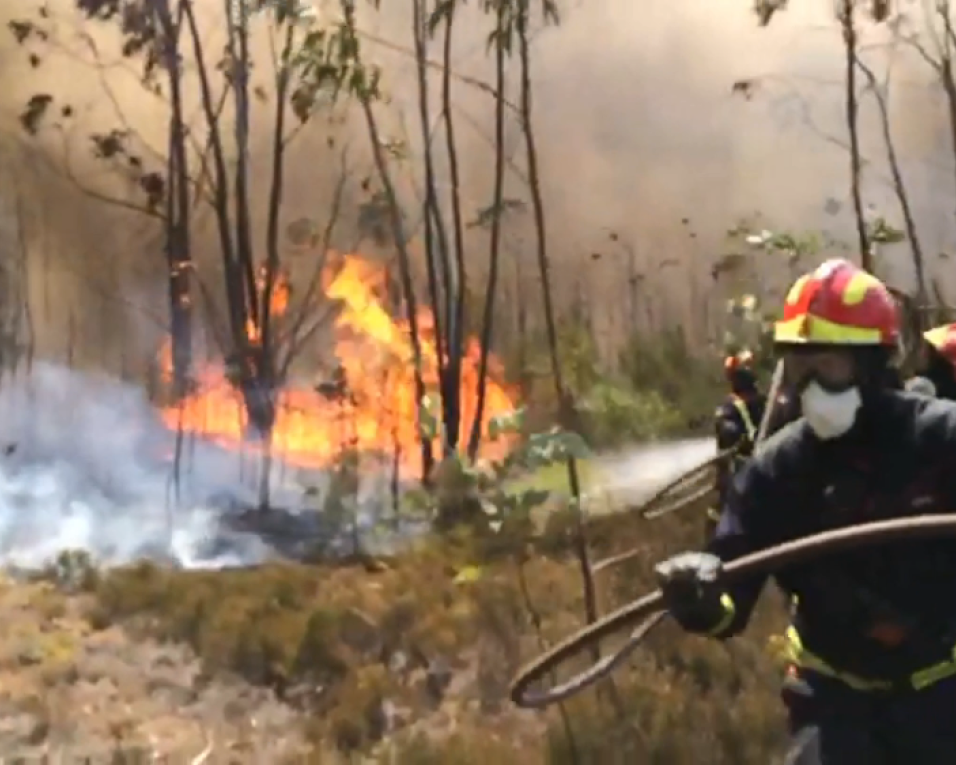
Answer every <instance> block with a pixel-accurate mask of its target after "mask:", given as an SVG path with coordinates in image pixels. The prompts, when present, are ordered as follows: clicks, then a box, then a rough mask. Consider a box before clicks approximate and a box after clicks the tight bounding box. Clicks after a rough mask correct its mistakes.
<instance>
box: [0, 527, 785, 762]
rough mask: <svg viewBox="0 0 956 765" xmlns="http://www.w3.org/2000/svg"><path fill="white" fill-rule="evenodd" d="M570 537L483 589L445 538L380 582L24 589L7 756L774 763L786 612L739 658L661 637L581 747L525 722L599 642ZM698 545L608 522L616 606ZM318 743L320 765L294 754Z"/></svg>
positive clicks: (622, 679) (359, 577) (7, 691)
mask: <svg viewBox="0 0 956 765" xmlns="http://www.w3.org/2000/svg"><path fill="white" fill-rule="evenodd" d="M559 527H560V523H559V522H557V521H556V522H555V523H553V524H552V527H551V534H552V536H551V539H550V543H549V544H546V545H542V548H543V549H544V548H546V549H549V550H550V553H549V554H547V555H546V554H543V553H542V552H536V553H534V554H533V555H531V556H530V557H529V559H528V560H527V562H526V563H524V564H522V565H521V566H520V567H519V565H518V563H517V562H516V561H515V560H514V559H512V558H500V557H499V558H498V559H497V560H496V561H495V562H493V563H487V564H486V565H484V566H483V567H481V568H480V576H477V577H475V576H462V572H466V573H470V574H474V573H475V569H474V568H469V567H470V566H473V564H475V562H476V560H475V556H476V555H477V553H476V552H475V547H474V545H470V544H467V543H464V542H461V541H451V540H445V541H440V540H432V541H430V542H428V543H425V544H423V545H422V546H421V547H420V548H419V549H418V550H416V551H415V552H414V553H410V554H408V555H405V556H402V557H400V558H396V559H394V560H390V561H388V562H384V563H382V564H381V565H377V566H369V565H367V566H351V567H338V568H335V567H331V566H325V567H320V566H311V567H310V566H299V565H273V566H268V567H262V568H259V569H255V570H245V571H229V572H182V571H169V570H164V569H160V568H156V567H152V566H145V565H142V566H137V567H133V568H129V569H125V570H118V571H114V572H111V573H108V574H105V575H103V576H101V577H99V576H97V577H89V578H88V581H86V583H85V587H84V592H83V593H81V594H75V595H67V594H64V593H61V592H59V591H58V590H57V589H56V588H55V587H53V586H51V585H50V584H48V583H42V582H40V583H27V584H23V583H16V584H14V583H12V582H7V583H5V584H4V585H3V587H2V589H0V618H2V619H3V620H4V623H5V624H7V625H10V627H9V628H8V629H7V630H5V632H4V634H3V637H2V639H0V704H2V707H0V709H2V710H3V711H4V712H5V714H4V715H3V719H4V720H5V722H4V724H3V726H2V727H0V749H2V750H3V751H5V752H11V753H12V752H14V751H17V752H19V751H23V752H24V755H23V756H27V755H28V754H38V753H40V752H42V751H48V750H50V749H52V748H56V747H61V748H69V750H70V752H71V757H74V758H75V757H77V756H78V754H77V755H74V754H72V753H73V752H76V753H81V752H82V751H90V752H92V751H93V749H94V748H95V747H99V749H98V751H100V752H103V753H106V752H108V751H110V749H111V748H112V749H123V750H124V751H127V752H129V753H130V754H128V755H126V756H127V759H126V760H122V761H126V762H139V761H146V760H145V759H144V758H145V757H146V752H147V751H155V752H157V753H159V754H160V755H161V756H165V757H166V758H168V761H169V762H177V763H178V762H189V761H191V760H192V758H193V757H195V755H196V754H198V753H199V752H201V751H202V750H203V749H204V747H206V746H207V743H209V742H210V740H211V742H212V744H213V752H212V754H211V755H210V758H209V759H208V762H227V761H228V762H276V763H278V762H316V763H333V764H335V765H338V764H339V763H344V762H370V763H376V762H381V763H391V764H393V765H405V764H408V765H419V764H427V763H436V764H437V763H443V764H445V763H449V764H450V763H461V764H462V765H469V764H470V763H475V765H478V764H479V763H487V762H498V763H512V762H513V763H522V764H523V765H531V764H532V763H542V764H555V765H558V764H561V765H563V764H564V763H569V764H570V763H602V765H603V763H612V764H613V763H617V762H621V763H624V762H641V763H668V764H675V765H680V764H681V763H688V764H691V763H693V764H694V765H698V764H699V763H707V764H711V763H712V764H713V765H722V764H724V763H726V764H727V765H731V764H733V765H747V763H766V762H768V761H772V758H773V756H774V753H775V752H776V751H777V748H778V747H779V743H780V738H781V725H780V719H779V716H778V705H777V703H776V685H777V672H776V669H775V668H774V667H773V663H772V660H771V657H770V655H769V652H768V650H767V639H768V637H769V636H770V634H771V628H772V626H774V624H775V622H776V621H777V619H778V617H779V615H778V614H774V613H771V612H772V611H773V606H774V604H775V601H776V599H774V598H773V597H770V598H767V599H766V600H767V603H766V605H767V606H768V608H765V609H764V612H763V613H761V614H759V615H758V619H757V624H755V625H754V628H753V629H752V630H751V633H750V635H749V636H748V637H747V638H746V639H743V640H739V641H734V642H733V643H731V644H729V645H726V646H721V645H714V644H710V643H708V642H707V641H704V640H700V639H693V638H687V637H683V636H679V635H678V634H677V633H676V631H675V630H674V629H673V628H672V627H670V626H666V627H664V628H662V629H661V631H660V633H659V634H657V635H655V637H654V638H653V640H652V641H651V643H650V645H648V647H647V648H646V649H644V650H642V651H641V652H639V653H638V655H636V656H635V657H634V659H633V661H632V662H631V664H630V665H629V666H628V667H626V668H625V669H623V670H622V671H620V672H619V673H618V675H617V676H616V678H615V682H616V686H617V694H616V701H614V702H613V703H612V700H609V697H608V696H607V694H603V695H599V694H598V693H596V692H595V691H589V692H587V693H585V694H583V695H582V696H581V697H580V698H578V699H576V700H574V701H573V702H572V703H570V704H569V705H568V712H569V714H570V718H571V725H572V738H573V744H572V743H571V742H570V741H569V739H568V736H567V734H566V732H565V730H564V728H563V725H562V723H561V718H560V716H559V714H558V713H557V711H554V710H552V711H549V712H545V713H538V712H528V711H521V710H517V709H515V708H514V707H512V706H511V705H510V703H509V702H508V701H507V688H508V682H509V680H510V679H511V677H512V676H513V674H514V672H515V670H516V669H517V668H518V666H519V665H520V664H521V663H522V662H524V661H526V660H527V659H529V658H530V657H531V656H533V655H534V654H535V653H536V652H537V651H538V650H539V648H540V645H541V641H544V642H550V641H554V640H556V639H558V638H559V637H561V636H563V635H565V634H566V633H567V632H568V631H570V630H573V629H575V628H577V627H578V626H579V625H580V621H581V613H582V604H581V588H580V582H579V578H578V574H577V572H576V567H575V564H574V563H573V561H572V560H570V559H569V558H568V557H567V554H566V552H564V551H562V549H561V548H562V547H563V546H564V545H563V544H562V543H561V539H560V534H559ZM699 531H700V523H699V515H695V516H693V517H691V516H687V517H685V518H684V519H680V518H675V517H671V518H669V519H668V520H667V521H664V522H662V523H661V524H658V525H653V524H646V523H641V522H639V521H637V520H628V519H622V518H615V519H611V518H602V519H600V520H599V521H596V522H595V525H594V528H593V539H592V543H593V547H594V549H595V551H596V554H598V555H605V554H610V553H612V552H617V551H620V550H622V549H624V548H625V547H628V546H630V545H633V544H637V543H639V544H640V545H641V546H642V550H643V554H642V555H641V556H640V558H639V559H637V560H635V561H634V562H632V563H631V564H629V565H628V566H626V567H623V568H622V569H620V570H618V571H616V572H610V573H608V574H605V575H603V576H605V577H606V579H605V580H603V581H602V583H601V595H602V600H603V607H604V608H610V607H611V606H612V605H616V604H619V603H620V602H622V601H623V600H624V599H628V598H632V597H635V596H638V595H640V594H642V593H644V592H646V591H647V590H648V589H650V588H651V585H652V582H651V577H650V568H651V564H652V563H653V561H655V560H657V559H659V558H660V557H661V556H663V555H665V554H666V553H667V552H671V551H674V550H677V549H679V548H682V547H686V546H689V545H693V544H694V543H695V541H696V537H697V536H698V535H699ZM519 574H520V576H519ZM529 607H530V609H531V610H533V612H534V613H535V614H536V616H537V618H539V619H540V622H541V629H540V634H539V633H538V631H537V630H536V629H535V628H534V626H533V620H532V618H531V616H530V613H531V611H529ZM303 740H304V741H305V742H307V743H306V745H307V747H308V749H309V750H310V753H309V754H308V755H306V754H301V753H297V752H301V751H302V750H301V749H299V745H300V742H301V741H303ZM136 752H139V754H136ZM90 756H93V758H94V759H93V761H101V760H100V759H99V757H100V756H102V757H103V758H104V759H103V760H102V761H106V759H105V758H107V755H106V754H102V755H93V754H91V755H90ZM137 758H138V759H137ZM68 759H69V758H68Z"/></svg>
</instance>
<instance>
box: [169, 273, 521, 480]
mask: <svg viewBox="0 0 956 765" xmlns="http://www.w3.org/2000/svg"><path fill="white" fill-rule="evenodd" d="M384 277H385V274H384V271H383V269H381V268H380V267H378V266H376V265H374V264H372V263H370V262H368V261H365V260H363V259H361V258H359V257H357V256H353V255H349V256H345V258H344V259H343V260H342V261H341V263H340V266H339V268H338V269H336V270H332V269H327V270H326V272H325V273H324V274H323V275H322V285H323V290H324V292H325V295H326V297H328V298H330V299H332V300H336V301H338V302H339V305H340V308H339V314H338V317H337V319H336V340H335V357H336V359H337V361H338V363H339V365H340V366H339V368H338V369H337V370H336V374H335V375H334V376H333V379H332V380H329V381H326V382H324V383H323V384H321V385H319V386H317V387H316V388H315V389H310V388H305V387H286V388H284V389H282V390H281V391H280V392H279V393H278V394H277V415H276V422H275V425H274V427H273V431H272V445H273V452H274V454H276V455H277V456H279V457H281V458H283V459H285V460H287V461H288V462H290V463H293V464H296V465H299V466H302V467H310V468H324V467H327V466H329V465H331V464H333V463H334V462H335V461H336V460H337V459H338V458H339V457H340V456H341V454H342V452H343V450H344V449H345V448H349V447H351V448H355V449H356V450H357V451H359V452H364V453H372V452H374V453H379V454H383V455H395V454H396V451H397V453H398V460H399V466H400V472H401V473H402V474H403V475H406V476H408V475H415V474H416V473H417V472H418V471H420V469H421V453H420V447H419V434H418V420H417V405H416V389H415V378H414V365H413V351H412V343H411V339H410V332H409V327H408V323H407V322H405V321H396V320H395V319H393V318H392V317H391V316H390V315H389V312H388V311H387V310H386V309H385V307H384V306H383V304H382V302H381V301H380V300H379V298H378V297H377V295H378V294H381V291H382V289H383V287H384V281H385V279H384ZM279 284H280V282H278V281H277V284H276V287H275V288H274V292H273V299H272V301H271V306H270V308H271V310H272V313H273V314H275V315H277V316H281V315H282V314H283V313H284V312H285V311H286V310H287V309H288V306H289V302H290V288H289V284H288V281H287V280H283V281H282V282H281V284H282V287H281V289H280V287H279ZM418 327H419V330H420V333H419V334H420V338H421V350H422V377H423V380H424V382H425V385H426V387H427V388H428V389H429V390H430V391H432V392H433V393H434V391H435V390H436V388H437V386H438V365H437V355H436V352H435V346H434V342H433V341H432V340H431V339H429V338H430V337H432V336H433V334H434V321H433V317H432V315H431V313H430V311H428V310H427V309H426V308H422V309H420V310H419V313H418ZM248 329H249V337H250V339H251V340H252V341H253V342H256V341H257V340H258V328H257V327H255V325H252V324H251V325H250V327H249V328H248ZM480 351H481V348H480V345H479V343H478V341H477V340H475V339H474V338H470V339H469V341H468V343H467V348H466V349H465V354H464V358H463V361H462V370H461V422H462V439H467V436H468V429H470V427H471V423H472V420H473V419H474V416H475V411H476V409H477V386H478V373H479V358H480ZM170 361H171V351H170V343H169V340H167V341H166V344H165V345H164V347H163V349H162V350H161V355H160V364H161V365H162V368H163V370H164V371H165V372H166V374H169V372H170V369H171V365H170ZM503 377H504V375H503V369H502V366H501V364H500V362H498V360H497V359H495V358H494V357H493V356H489V359H488V378H487V386H486V391H485V405H484V412H483V416H482V427H483V431H485V432H486V430H487V426H488V422H489V420H490V419H491V418H492V417H494V416H496V415H501V414H506V413H508V412H510V411H512V410H513V409H514V408H515V401H516V396H515V395H514V392H513V391H512V390H510V389H509V387H508V386H507V385H506V384H504V383H503V382H502V380H503ZM196 382H197V386H196V389H195V392H194V393H192V394H190V395H189V396H187V397H186V398H185V399H184V400H183V401H181V402H180V403H179V404H176V405H174V406H170V407H167V408H165V409H163V410H162V412H161V415H162V418H163V421H164V422H165V424H166V425H167V427H169V428H170V429H176V428H177V427H179V426H180V423H182V425H181V426H182V428H183V430H184V431H186V432H192V433H195V434H197V435H201V436H203V437H205V438H206V439H208V440H210V441H213V442H215V443H217V444H219V445H220V446H225V447H227V448H239V446H240V444H242V443H243V441H244V440H245V438H244V434H245V433H246V424H247V421H248V418H247V415H246V412H245V408H244V406H243V401H242V397H241V395H240V393H239V392H238V391H237V389H236V388H235V386H234V385H232V384H231V383H230V382H229V381H228V380H227V378H226V374H225V369H224V367H223V366H221V365H220V366H211V367H206V368H203V369H201V370H200V371H199V373H198V375H197V376H196ZM434 446H435V449H436V450H437V449H438V448H439V446H440V444H439V442H438V440H437V439H436V443H435V445H434ZM505 447H506V445H505V444H498V443H495V444H490V443H489V444H486V445H485V446H484V447H483V451H482V456H485V457H493V456H496V455H497V454H500V450H501V449H502V448H505Z"/></svg>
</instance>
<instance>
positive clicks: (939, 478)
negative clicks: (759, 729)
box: [709, 391, 956, 680]
mask: <svg viewBox="0 0 956 765" xmlns="http://www.w3.org/2000/svg"><path fill="white" fill-rule="evenodd" d="M866 412H867V414H866V415H865V416H864V417H862V418H861V421H860V422H858V423H857V425H855V426H854V429H853V430H852V431H851V432H850V434H848V435H847V436H846V437H844V438H841V439H836V440H833V441H821V440H820V439H818V438H816V436H815V435H813V433H812V431H810V429H809V427H808V426H807V425H806V422H805V421H804V420H802V419H801V420H797V421H796V422H793V423H791V424H789V425H787V426H786V427H785V428H784V429H783V430H781V431H780V432H778V433H777V434H776V435H775V436H774V437H772V438H771V439H769V440H768V441H767V442H766V444H765V446H764V449H763V450H762V451H761V453H760V454H758V455H757V456H755V457H754V458H753V459H751V460H750V461H749V462H748V463H747V464H746V465H745V466H744V468H743V469H742V470H741V471H740V472H739V473H737V475H736V476H735V478H734V482H733V485H732V487H731V489H730V491H729V492H728V496H727V500H726V502H725V504H724V507H723V512H722V516H721V520H720V523H719V525H718V527H717V530H716V533H715V536H714V537H713V539H712V541H711V543H710V544H709V550H710V552H713V553H715V554H716V555H718V556H719V557H720V558H721V559H722V560H724V561H725V562H726V561H731V560H733V559H735V558H737V557H740V556H742V555H746V554H749V553H752V552H755V551H757V550H760V549H764V548H767V547H771V546H774V545H778V544H781V543H783V542H786V541H789V540H793V539H797V538H800V537H804V536H808V535H812V534H816V533H819V532H821V531H825V530H828V529H833V528H839V527H843V526H849V525H854V524H859V523H865V522H869V521H876V520H883V519H889V518H896V517H904V516H907V515H924V514H936V513H948V512H956V404H954V403H952V402H943V401H939V400H935V399H930V398H927V397H925V396H919V395H913V394H909V393H904V392H897V391H887V392H885V393H883V394H880V399H879V401H877V402H874V405H873V406H872V407H868V408H867V410H866ZM775 579H776V581H777V583H778V584H779V586H780V587H781V589H783V590H784V592H785V593H787V594H789V595H791V596H796V601H795V606H794V626H795V627H796V628H797V630H798V632H799V634H800V637H801V640H802V643H803V645H804V647H805V648H806V649H807V650H808V651H811V652H812V653H814V654H815V655H817V656H818V657H820V658H822V659H824V660H825V661H826V662H828V663H829V664H830V665H831V666H833V667H835V668H838V669H840V670H841V671H844V672H848V673H853V674H856V675H859V676H863V677H872V678H878V679H884V678H885V679H891V680H892V679H896V678H898V677H903V676H906V675H909V674H910V673H912V672H915V671H918V670H920V669H921V668H923V667H925V666H927V665H931V664H934V663H937V662H940V661H944V660H946V659H951V658H952V651H953V646H954V644H956V538H951V539H934V540H909V541H901V542H887V543H885V544H883V545H881V546H879V547H870V548H868V549H862V548H861V549H859V550H853V551H848V552H843V553H839V554H835V555H832V556H831V557H828V558H825V559H819V560H817V561H814V562H812V563H810V562H808V563H805V564H796V565H792V566H790V567H788V568H786V569H783V570H781V571H778V572H777V573H776V575H775ZM765 580H766V577H765V576H753V577H751V578H749V579H746V580H742V581H739V582H737V583H732V584H731V585H730V595H731V596H732V598H733V600H734V605H735V615H734V619H733V621H732V623H731V624H730V625H729V626H728V628H727V629H726V630H725V631H724V632H723V633H722V634H721V635H720V636H719V637H729V636H730V635H732V634H735V633H736V632H739V631H740V630H742V629H743V628H744V627H745V625H746V624H747V621H748V620H749V618H750V614H751V611H752V609H753V606H754V604H755V602H756V600H757V598H758V596H759V593H760V591H761V589H762V587H763V585H764V583H765ZM887 628H891V631H895V632H896V633H897V635H899V634H903V635H905V637H903V638H902V639H901V641H900V638H899V637H897V638H896V641H895V642H896V644H895V645H894V644H888V643H887V642H886V640H885V639H883V638H882V637H881V635H885V634H887Z"/></svg>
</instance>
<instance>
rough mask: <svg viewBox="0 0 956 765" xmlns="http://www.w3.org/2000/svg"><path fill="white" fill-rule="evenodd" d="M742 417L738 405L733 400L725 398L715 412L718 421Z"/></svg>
mask: <svg viewBox="0 0 956 765" xmlns="http://www.w3.org/2000/svg"><path fill="white" fill-rule="evenodd" d="M739 416H740V413H739V411H738V410H737V405H736V404H735V403H734V400H733V399H732V398H729V397H728V398H725V399H724V400H723V401H721V402H720V403H719V404H718V405H717V408H716V409H715V410H714V418H715V419H718V420H726V419H736V418H737V417H739Z"/></svg>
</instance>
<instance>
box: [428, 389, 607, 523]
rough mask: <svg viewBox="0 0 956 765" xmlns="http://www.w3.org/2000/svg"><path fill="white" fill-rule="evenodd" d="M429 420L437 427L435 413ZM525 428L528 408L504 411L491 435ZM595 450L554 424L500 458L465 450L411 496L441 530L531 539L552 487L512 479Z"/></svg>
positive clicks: (492, 438)
mask: <svg viewBox="0 0 956 765" xmlns="http://www.w3.org/2000/svg"><path fill="white" fill-rule="evenodd" d="M429 403H430V402H429V401H424V402H423V405H422V407H421V409H422V411H423V412H427V411H428V410H429V409H430V408H432V407H430V406H429ZM428 422H429V424H431V423H435V427H437V423H436V418H435V417H434V416H433V417H431V418H430V419H429V421H428ZM524 428H525V412H524V410H522V409H518V410H515V411H513V412H509V413H506V414H502V415H498V416H496V417H493V418H491V420H490V421H489V423H488V439H489V440H490V441H492V442H498V441H501V440H502V439H505V438H517V437H519V436H520V435H521V434H522V431H523V430H524ZM431 432H433V431H431ZM590 455H591V450H590V448H589V447H588V445H587V443H586V441H585V440H584V439H583V438H582V437H581V436H580V435H579V434H577V433H574V432H570V431H565V430H562V429H560V428H551V429H549V430H547V431H545V432H543V433H534V434H531V435H529V436H526V437H524V438H523V439H520V440H518V442H517V444H516V445H515V446H514V447H513V448H511V449H510V450H509V451H508V452H507V453H506V454H505V456H504V457H502V458H500V459H496V460H486V461H481V462H478V463H476V464H473V465H472V464H469V463H468V462H467V461H466V460H465V458H464V457H463V456H462V455H460V454H452V455H449V456H447V457H445V459H443V460H442V461H441V462H440V463H439V464H438V465H437V466H436V468H435V472H434V475H433V476H432V485H431V487H430V488H428V489H426V488H420V489H418V490H417V491H414V492H411V493H410V495H409V501H410V502H412V503H413V504H414V505H415V506H417V507H419V508H427V509H428V511H429V513H430V515H431V517H432V520H433V523H434V524H435V526H436V528H438V529H439V530H443V531H450V530H452V529H456V528H458V527H460V526H462V525H465V526H467V527H469V528H471V529H472V530H473V531H477V532H478V533H479V534H482V535H486V534H488V533H491V534H494V535H497V534H501V535H502V536H507V537H508V538H511V539H518V538H520V539H527V538H528V537H529V536H530V535H531V533H532V530H533V524H532V513H533V511H535V510H536V509H537V508H539V507H540V506H541V505H543V504H544V503H545V502H547V501H548V499H549V498H550V497H551V491H550V490H545V489H541V488H537V487H526V486H521V485H516V484H515V483H514V482H513V481H511V480H510V479H512V478H514V476H516V475H518V474H520V473H522V472H528V471H534V470H538V469H541V468H547V467H550V466H552V465H556V464H561V463H565V462H567V460H568V459H572V458H573V459H586V458H587V457H589V456H590ZM502 532H505V533H502Z"/></svg>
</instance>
